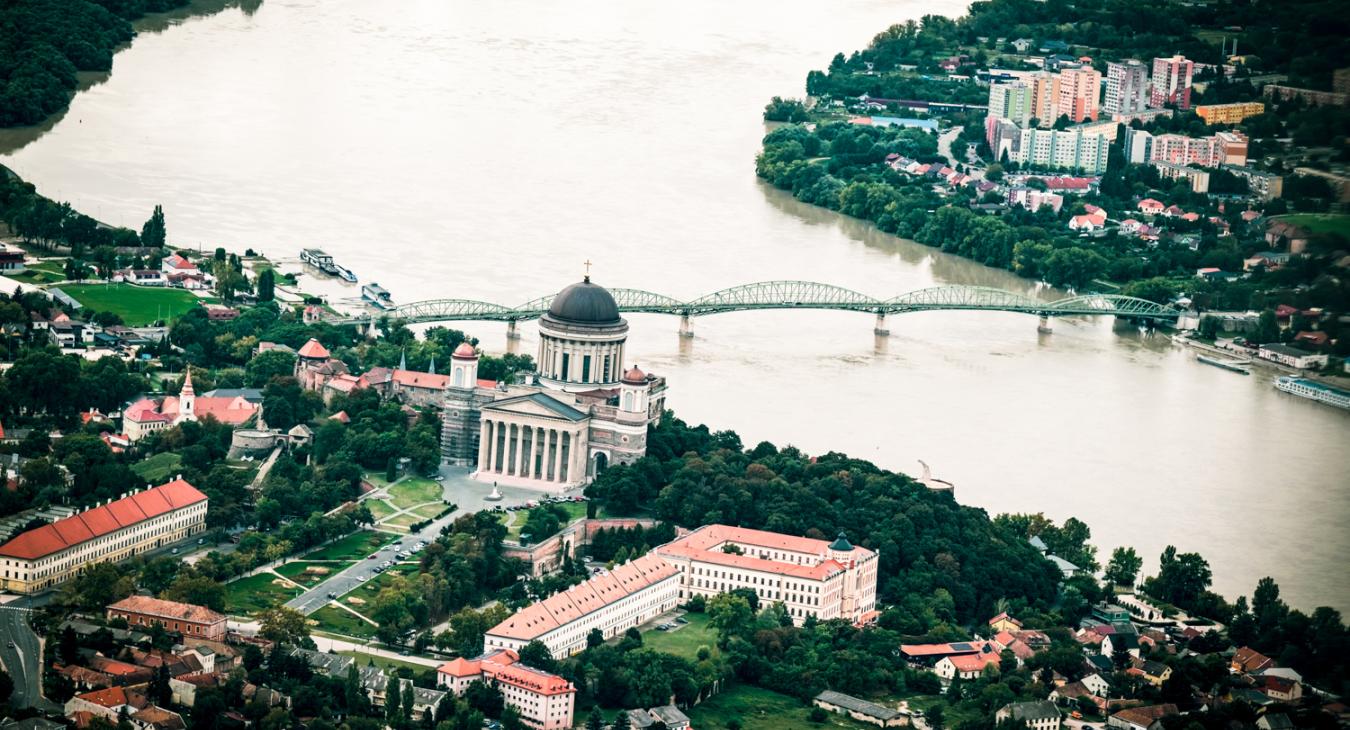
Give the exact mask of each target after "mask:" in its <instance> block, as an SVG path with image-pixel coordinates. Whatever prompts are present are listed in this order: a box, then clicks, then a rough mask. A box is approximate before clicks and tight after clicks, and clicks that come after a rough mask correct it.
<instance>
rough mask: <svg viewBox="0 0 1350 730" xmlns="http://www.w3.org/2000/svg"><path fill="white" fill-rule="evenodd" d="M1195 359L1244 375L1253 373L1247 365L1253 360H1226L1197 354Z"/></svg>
mask: <svg viewBox="0 0 1350 730" xmlns="http://www.w3.org/2000/svg"><path fill="white" fill-rule="evenodd" d="M1195 359H1196V360H1199V361H1200V362H1202V363H1204V364H1206V365H1213V366H1214V367H1216V368H1223V369H1224V370H1231V371H1233V372H1235V373H1242V374H1243V375H1250V374H1251V371H1250V370H1248V369H1247V366H1248V365H1250V364H1251V362H1252V361H1251V360H1225V359H1223V358H1219V357H1210V356H1209V355H1196V356H1195Z"/></svg>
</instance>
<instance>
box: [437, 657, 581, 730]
mask: <svg viewBox="0 0 1350 730" xmlns="http://www.w3.org/2000/svg"><path fill="white" fill-rule="evenodd" d="M475 681H483V682H486V683H488V684H491V685H494V686H496V688H497V689H498V690H499V691H500V692H501V693H502V700H503V701H505V702H506V704H507V706H509V707H514V708H516V710H517V711H519V712H520V718H521V720H522V721H524V723H525V724H526V725H527V726H529V727H531V728H535V729H536V730H561V729H562V728H570V727H572V711H573V706H574V702H575V700H576V693H577V690H576V687H574V686H572V683H571V682H569V681H567V680H566V679H563V678H562V677H559V676H557V675H556V674H549V673H548V672H544V671H541V670H538V669H535V668H534V667H527V666H525V665H524V664H521V663H520V656H519V655H518V654H516V653H515V652H514V651H511V650H510V649H497V650H493V651H490V652H487V653H485V654H483V655H482V656H480V657H476V658H474V659H464V658H462V657H461V658H458V659H454V660H452V661H449V662H446V663H445V664H442V665H441V666H440V667H439V668H437V670H436V685H437V686H438V687H442V688H444V689H446V690H448V691H450V692H453V693H455V694H456V695H462V694H464V690H465V689H467V688H468V686H469V685H470V684H471V683H473V682H475Z"/></svg>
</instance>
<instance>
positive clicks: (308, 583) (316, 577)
mask: <svg viewBox="0 0 1350 730" xmlns="http://www.w3.org/2000/svg"><path fill="white" fill-rule="evenodd" d="M350 565H351V563H349V562H345V561H343V562H334V563H306V562H303V561H300V560H297V561H295V562H293V563H286V564H285V565H282V566H280V567H278V568H277V572H278V573H280V574H282V575H284V576H286V577H287V578H290V579H291V580H293V581H295V582H296V583H299V584H300V585H302V586H304V587H306V588H312V587H314V586H315V585H317V584H319V583H320V582H322V581H323V580H324V579H325V578H327V577H329V576H331V575H333V574H334V573H338V572H340V571H342V570H345V569H347V567H349V566H350ZM309 568H321V569H325V570H327V571H328V572H327V573H306V572H305V571H306V570H308V569H309Z"/></svg>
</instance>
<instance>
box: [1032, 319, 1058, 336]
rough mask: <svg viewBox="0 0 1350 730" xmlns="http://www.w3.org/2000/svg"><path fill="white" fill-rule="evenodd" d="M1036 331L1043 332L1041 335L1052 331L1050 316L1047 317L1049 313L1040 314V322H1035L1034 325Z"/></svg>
mask: <svg viewBox="0 0 1350 730" xmlns="http://www.w3.org/2000/svg"><path fill="white" fill-rule="evenodd" d="M1036 331H1037V332H1039V333H1041V334H1043V335H1048V334H1050V333H1051V332H1054V330H1052V329H1050V317H1049V315H1045V314H1042V315H1041V321H1040V324H1037V325H1036Z"/></svg>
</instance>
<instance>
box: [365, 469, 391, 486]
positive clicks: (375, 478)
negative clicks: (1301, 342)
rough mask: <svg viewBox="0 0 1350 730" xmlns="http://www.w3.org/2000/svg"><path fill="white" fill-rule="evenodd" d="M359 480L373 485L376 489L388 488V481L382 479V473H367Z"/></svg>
mask: <svg viewBox="0 0 1350 730" xmlns="http://www.w3.org/2000/svg"><path fill="white" fill-rule="evenodd" d="M361 478H362V479H365V480H366V481H368V482H370V483H371V484H373V485H375V488H376V489H379V488H380V487H387V486H389V480H388V479H385V478H384V473H383V472H374V471H368V472H366V473H365V474H364V475H362V476H361Z"/></svg>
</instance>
